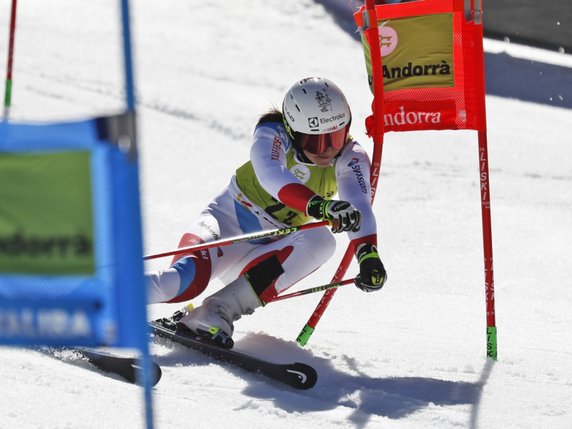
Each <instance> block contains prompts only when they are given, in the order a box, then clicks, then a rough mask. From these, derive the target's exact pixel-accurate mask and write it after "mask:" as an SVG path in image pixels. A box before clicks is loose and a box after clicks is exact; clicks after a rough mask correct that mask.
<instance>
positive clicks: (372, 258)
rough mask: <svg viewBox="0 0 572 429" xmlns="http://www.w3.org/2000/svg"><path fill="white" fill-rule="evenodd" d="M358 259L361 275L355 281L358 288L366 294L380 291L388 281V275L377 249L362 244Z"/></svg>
mask: <svg viewBox="0 0 572 429" xmlns="http://www.w3.org/2000/svg"><path fill="white" fill-rule="evenodd" d="M356 257H357V260H358V263H359V274H358V275H357V276H356V278H355V280H354V282H355V284H356V286H357V287H358V288H360V289H361V290H363V291H364V292H375V291H378V290H380V289H381V288H382V287H383V285H384V284H385V281H386V280H387V273H386V272H385V267H384V266H383V263H382V262H381V259H379V254H378V253H377V249H376V247H375V246H373V245H371V244H362V245H361V246H359V247H358V249H357V252H356Z"/></svg>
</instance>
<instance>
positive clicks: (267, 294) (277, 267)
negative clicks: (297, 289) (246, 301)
mask: <svg viewBox="0 0 572 429" xmlns="http://www.w3.org/2000/svg"><path fill="white" fill-rule="evenodd" d="M283 273H284V268H282V264H281V263H280V261H279V260H278V255H277V254H276V253H274V254H272V255H271V256H270V257H268V258H266V259H264V260H262V261H261V262H259V263H258V264H256V265H254V266H253V267H251V268H249V269H248V270H247V271H246V272H245V273H244V276H245V278H246V279H247V280H248V282H249V283H250V285H251V286H252V289H253V290H254V292H255V293H256V295H258V298H259V299H260V301H261V303H262V305H265V304H266V302H268V300H269V299H270V298H272V297H273V296H275V295H276V292H275V290H274V282H275V281H276V279H277V278H278V277H280V275H282V274H283Z"/></svg>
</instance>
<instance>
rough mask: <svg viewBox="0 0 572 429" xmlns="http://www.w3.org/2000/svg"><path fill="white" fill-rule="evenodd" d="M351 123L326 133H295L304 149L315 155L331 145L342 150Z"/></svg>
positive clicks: (297, 140)
mask: <svg viewBox="0 0 572 429" xmlns="http://www.w3.org/2000/svg"><path fill="white" fill-rule="evenodd" d="M349 129H350V127H349V124H348V126H345V127H344V128H340V129H339V130H336V131H332V132H331V133H326V134H304V133H298V132H295V133H294V138H295V139H296V142H297V143H298V144H299V145H300V147H301V148H302V149H303V150H306V151H308V152H310V153H311V154H314V155H320V154H321V153H324V152H325V151H326V149H328V148H329V147H333V148H334V149H337V150H340V149H341V148H342V147H343V146H344V144H345V143H346V140H347V138H348V132H349Z"/></svg>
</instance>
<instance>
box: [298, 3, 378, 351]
mask: <svg viewBox="0 0 572 429" xmlns="http://www.w3.org/2000/svg"><path fill="white" fill-rule="evenodd" d="M365 10H366V11H367V15H366V17H367V26H368V28H367V29H366V30H365V31H364V33H365V35H366V38H367V42H368V44H369V46H370V55H371V68H372V76H373V89H374V99H373V121H372V123H371V126H372V128H373V129H372V130H368V131H372V137H373V143H374V149H373V155H372V164H371V172H370V184H371V203H372V204H373V199H374V198H375V193H376V190H377V181H378V179H379V173H380V170H381V155H382V150H383V136H384V126H383V71H382V59H381V49H379V29H378V24H377V13H376V11H375V2H374V0H366V9H365ZM353 254H354V246H352V245H351V244H350V245H349V246H348V248H347V249H346V253H345V254H344V256H343V258H342V261H341V262H340V265H339V266H338V269H337V271H336V273H335V274H334V277H333V279H332V283H336V282H339V281H340V280H341V279H342V278H343V277H344V275H345V274H346V271H347V269H348V267H349V265H350V263H351V261H352V258H353ZM336 290H337V289H329V290H327V291H326V292H325V293H324V295H323V296H322V299H321V300H320V302H319V303H318V305H317V307H316V309H315V310H314V312H313V313H312V315H311V316H310V319H308V322H307V323H306V325H305V326H304V327H303V328H302V330H301V331H300V333H299V334H298V338H296V341H297V342H298V344H300V345H301V346H304V345H306V343H307V342H308V340H309V339H310V336H311V335H312V334H313V332H314V330H315V328H316V325H317V324H318V322H319V321H320V319H321V318H322V315H323V314H324V312H325V311H326V308H328V305H329V304H330V301H331V300H332V298H333V296H334V294H335V293H336Z"/></svg>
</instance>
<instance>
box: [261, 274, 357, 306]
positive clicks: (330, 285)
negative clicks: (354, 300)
mask: <svg viewBox="0 0 572 429" xmlns="http://www.w3.org/2000/svg"><path fill="white" fill-rule="evenodd" d="M354 280H355V279H345V280H342V281H339V282H335V283H328V284H327V285H322V286H316V287H311V288H308V289H303V290H299V291H297V292H292V293H287V294H285V295H279V296H275V297H274V298H272V299H271V300H270V301H269V302H274V301H282V300H283V299H290V298H294V297H296V296H302V295H308V294H309V293H315V292H321V291H323V290H330V289H336V288H339V287H340V286H344V285H349V284H350V283H353V282H354Z"/></svg>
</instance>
